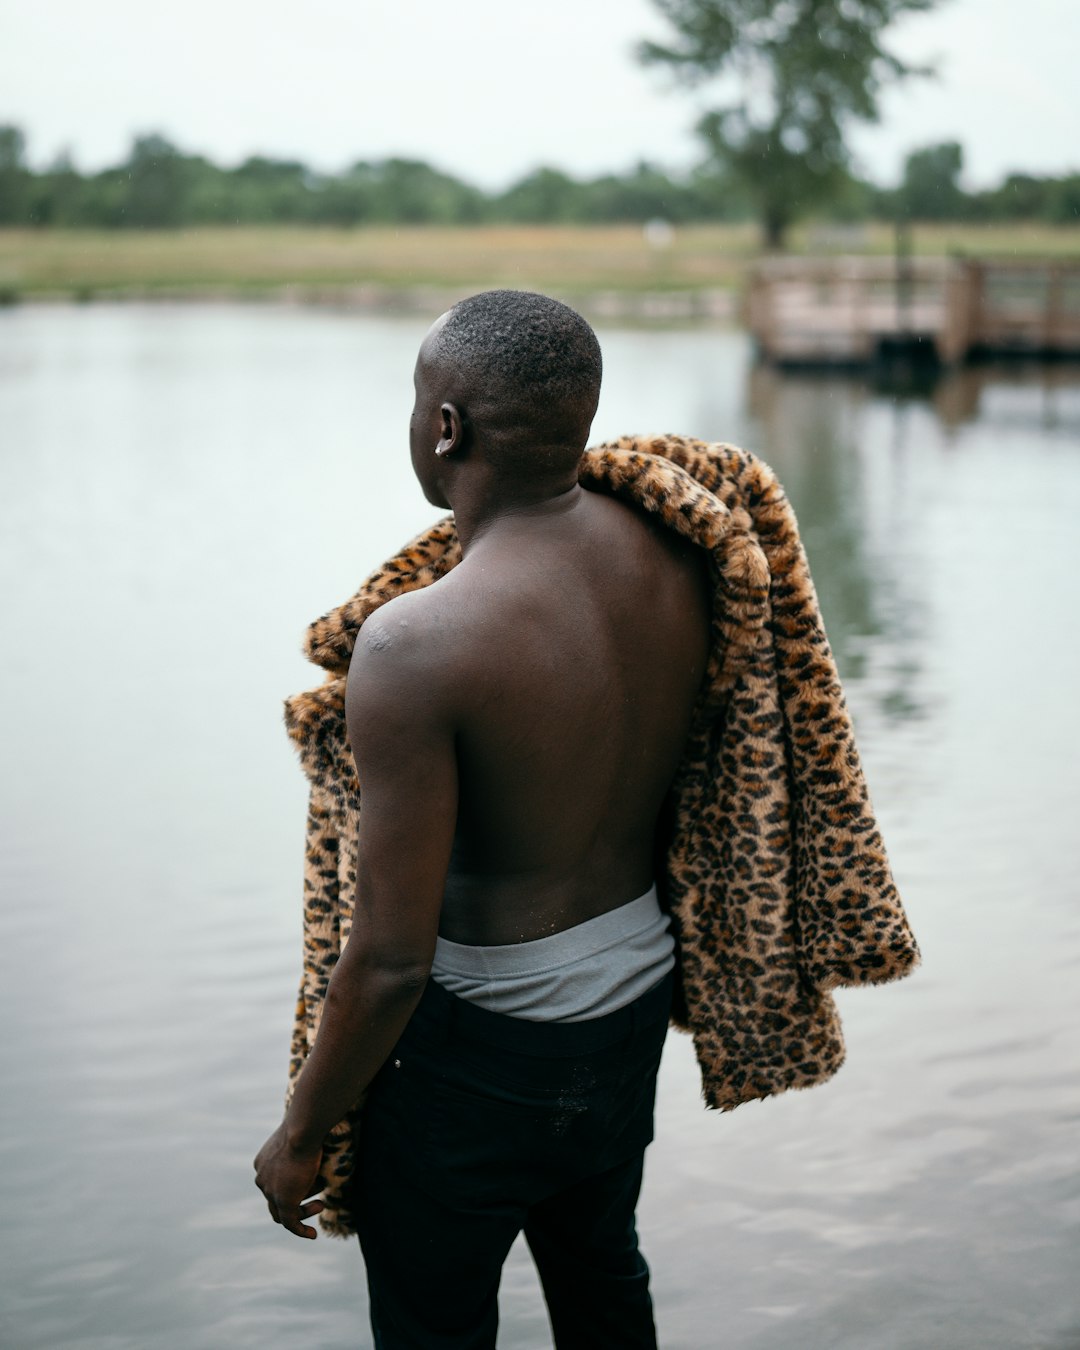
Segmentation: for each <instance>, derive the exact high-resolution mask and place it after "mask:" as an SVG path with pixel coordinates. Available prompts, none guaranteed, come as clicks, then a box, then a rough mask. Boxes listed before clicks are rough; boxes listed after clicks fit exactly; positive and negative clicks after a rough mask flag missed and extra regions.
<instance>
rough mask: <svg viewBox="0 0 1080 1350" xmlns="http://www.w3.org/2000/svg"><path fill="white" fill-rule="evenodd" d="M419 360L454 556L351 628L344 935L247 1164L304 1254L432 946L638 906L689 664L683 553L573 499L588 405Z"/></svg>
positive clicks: (420, 449) (417, 455)
mask: <svg viewBox="0 0 1080 1350" xmlns="http://www.w3.org/2000/svg"><path fill="white" fill-rule="evenodd" d="M444 321H445V316H444V318H443V319H440V320H438V321H437V322H436V323H435V324H434V325H433V326H432V329H431V330H430V331H429V333H428V336H427V337H426V338H425V340H424V343H423V344H422V346H421V348H420V355H419V358H418V360H417V365H416V373H415V385H416V404H415V408H414V411H413V416H412V421H411V424H410V448H411V453H412V461H413V467H414V470H415V472H416V474H417V477H418V479H419V481H420V484H421V486H422V487H423V489H424V493H425V495H426V496H427V498H428V500H429V501H431V502H433V503H434V504H436V505H438V506H443V507H449V508H451V509H452V510H453V512H454V516H455V520H456V524H457V531H458V535H459V537H460V539H461V543H462V561H461V563H460V565H459V566H458V567H456V568H455V569H454V570H453V571H452V572H451V573H449V574H448V575H447V576H446V577H444V578H443V579H442V580H440V581H438V582H436V583H435V584H434V585H432V586H429V587H426V588H424V589H422V590H419V591H415V592H412V593H411V594H408V595H403V596H400V597H398V598H397V599H395V600H392V601H390V602H389V603H388V604H386V605H384V606H383V607H382V608H381V609H380V610H379V611H378V612H377V613H376V614H375V615H373V616H372V617H371V618H370V619H369V620H368V621H367V623H365V624H364V626H363V628H362V629H361V631H360V635H359V638H358V640H357V644H356V648H355V651H354V653H353V658H352V664H351V666H350V669H349V678H348V684H347V691H346V717H347V723H348V732H349V741H350V744H351V747H352V751H353V756H354V759H355V762H356V769H357V773H358V775H359V780H360V786H361V799H362V808H361V818H360V826H359V849H358V869H357V899H356V908H355V914H354V919H353V927H352V934H351V936H350V939H349V942H348V943H347V945H346V947H345V950H344V952H343V953H342V956H341V959H340V960H339V961H338V963H337V966H336V967H335V969H334V973H333V976H332V978H331V980H330V983H329V988H328V990H327V995H326V1001H325V1005H324V1009H323V1014H322V1021H321V1024H320V1028H319V1034H318V1037H317V1039H316V1043H315V1046H314V1047H313V1049H312V1051H311V1054H310V1056H309V1057H308V1060H307V1063H306V1064H305V1066H304V1069H303V1072H302V1073H301V1075H300V1077H299V1079H298V1081H297V1085H296V1089H295V1092H294V1095H293V1100H292V1102H291V1104H290V1107H289V1110H288V1113H287V1114H286V1116H285V1119H284V1121H283V1122H282V1124H281V1125H280V1126H279V1127H278V1129H277V1130H276V1131H275V1132H274V1133H273V1134H272V1135H271V1136H270V1138H269V1139H268V1140H267V1141H266V1143H265V1144H264V1145H263V1147H262V1149H261V1150H260V1152H259V1154H258V1156H257V1157H256V1159H255V1170H256V1184H257V1185H258V1186H259V1188H260V1189H261V1190H262V1191H263V1193H264V1195H265V1196H266V1199H267V1203H268V1205H269V1208H270V1213H271V1215H272V1217H273V1218H274V1220H275V1221H276V1222H278V1223H281V1224H282V1225H283V1226H284V1227H285V1228H287V1229H288V1230H289V1231H290V1232H292V1233H295V1234H296V1235H297V1236H299V1237H305V1238H314V1237H315V1236H316V1234H315V1229H314V1228H313V1227H312V1226H311V1225H309V1224H306V1223H305V1222H304V1220H305V1219H307V1218H311V1217H312V1216H314V1215H315V1214H317V1213H319V1212H320V1210H321V1209H322V1208H323V1206H322V1203H321V1202H320V1201H319V1200H317V1199H311V1198H309V1197H312V1196H314V1195H315V1193H316V1192H317V1191H318V1189H319V1188H320V1186H321V1184H322V1183H321V1179H320V1178H319V1175H318V1172H319V1161H320V1158H321V1148H322V1141H323V1140H324V1139H325V1137H326V1135H327V1133H328V1132H329V1131H330V1129H331V1128H332V1127H333V1126H334V1125H335V1124H336V1123H337V1121H339V1120H340V1119H341V1118H342V1117H343V1116H345V1115H346V1113H347V1112H348V1111H349V1110H350V1109H351V1108H352V1107H353V1106H354V1105H355V1103H356V1102H357V1100H358V1098H359V1097H360V1095H361V1094H362V1092H363V1091H364V1089H365V1088H366V1087H367V1085H368V1084H369V1083H370V1082H371V1080H372V1078H373V1077H374V1076H375V1074H376V1073H377V1072H378V1070H379V1068H380V1067H381V1066H382V1064H383V1062H384V1061H385V1060H386V1058H387V1056H388V1055H389V1054H390V1051H391V1050H392V1049H393V1047H394V1045H395V1044H396V1042H397V1040H398V1038H399V1037H400V1035H401V1033H402V1031H403V1030H404V1028H405V1026H406V1024H407V1022H408V1020H409V1018H410V1017H411V1016H412V1013H413V1011H414V1009H415V1007H416V1005H417V1003H418V1002H419V1000H420V996H421V994H422V993H423V990H424V987H425V985H426V983H427V980H428V977H429V974H430V971H431V963H432V958H433V955H434V950H435V939H436V936H437V935H438V934H442V936H443V937H446V938H449V939H450V940H452V941H454V942H462V943H470V944H477V945H489V944H495V943H509V942H526V941H530V940H532V939H534V938H539V937H544V936H547V935H548V934H551V933H555V932H559V931H561V930H562V929H564V928H569V927H572V926H573V925H575V924H579V923H582V922H584V921H585V920H586V919H590V918H593V917H594V916H596V915H598V914H602V913H604V912H606V911H608V910H610V909H614V908H616V907H617V906H619V905H622V904H625V903H626V902H627V901H629V900H632V899H634V898H635V897H636V896H639V895H642V894H643V893H644V892H645V891H647V890H648V888H649V886H650V885H651V884H652V880H653V848H654V835H655V831H656V822H657V816H658V814H659V812H660V809H661V806H662V804H663V801H664V797H665V795H666V793H667V790H668V787H669V785H670V783H671V779H672V777H673V774H674V772H675V768H676V766H677V764H678V760H679V758H680V755H681V753H682V749H683V746H684V744H685V741H686V736H687V733H688V731H689V727H690V719H691V714H692V709H693V705H694V701H695V698H696V695H697V692H698V689H699V687H700V684H701V679H702V675H703V673H704V669H705V661H706V657H707V648H708V618H709V600H708V590H707V585H706V581H705V575H704V567H703V563H702V559H701V555H700V554H699V553H698V551H697V550H696V549H694V548H693V547H692V546H690V545H688V544H685V543H684V542H683V541H681V540H679V539H678V538H677V537H676V536H675V535H674V534H672V533H671V532H670V531H668V530H666V529H665V528H663V527H661V526H657V525H654V524H652V523H651V522H650V521H649V520H647V519H646V518H645V517H644V516H643V515H642V514H641V513H640V512H638V511H635V510H633V509H631V508H629V507H626V506H624V505H622V504H620V503H619V502H617V501H616V500H614V499H613V498H610V497H607V496H600V495H597V494H594V493H590V492H588V491H585V490H583V489H582V488H581V487H579V486H578V483H577V472H576V462H575V461H576V458H577V456H578V455H579V453H580V451H581V449H582V448H583V447H584V444H585V439H586V437H587V435H588V430H589V426H590V424H591V421H592V417H593V414H594V412H595V407H596V402H595V398H592V399H591V400H583V401H582V404H581V406H580V407H578V408H575V409H571V410H569V415H567V412H566V410H563V411H562V413H561V414H560V416H559V418H558V420H557V421H553V419H552V418H551V416H550V415H549V413H548V412H547V410H545V409H543V408H534V409H529V408H528V407H524V406H514V407H508V406H507V403H506V401H505V400H503V402H502V403H501V404H500V405H497V404H495V403H493V402H492V401H491V400H490V399H489V398H488V397H486V395H485V391H484V390H482V389H477V388H472V387H469V386H468V384H467V383H466V382H465V381H464V380H463V378H462V377H461V376H460V375H459V374H458V373H457V372H456V371H455V370H454V369H452V368H449V367H448V365H447V363H446V362H444V361H442V360H440V358H439V356H438V351H437V335H438V332H439V329H440V327H441V325H442V323H443V322H444Z"/></svg>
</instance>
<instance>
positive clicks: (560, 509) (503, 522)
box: [451, 481, 583, 557]
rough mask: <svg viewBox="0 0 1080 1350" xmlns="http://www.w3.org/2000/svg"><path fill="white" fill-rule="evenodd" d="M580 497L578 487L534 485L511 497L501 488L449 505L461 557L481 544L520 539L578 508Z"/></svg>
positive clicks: (570, 484) (513, 493)
mask: <svg viewBox="0 0 1080 1350" xmlns="http://www.w3.org/2000/svg"><path fill="white" fill-rule="evenodd" d="M582 494H583V489H582V488H581V487H580V486H579V484H578V483H577V482H576V481H569V482H566V483H565V484H561V485H557V486H550V485H548V486H544V487H540V486H537V485H533V486H532V487H531V488H530V487H526V486H525V485H522V486H521V487H520V488H519V489H518V490H517V491H516V492H512V493H507V492H506V491H505V485H504V490H502V491H499V492H493V493H488V494H477V495H476V496H475V497H472V498H467V499H466V500H465V501H461V502H452V503H451V506H452V508H453V511H454V523H455V526H456V529H457V536H458V539H459V540H460V541H461V553H462V557H466V556H467V555H468V554H469V552H470V551H471V550H473V549H475V548H476V546H477V545H478V544H479V543H481V542H484V543H490V542H495V541H497V540H498V539H500V538H501V537H502V536H504V535H510V534H518V535H520V533H521V532H522V531H523V530H528V529H531V528H532V527H534V526H536V525H542V524H545V523H548V522H551V521H554V520H557V519H560V518H561V517H563V516H565V515H566V514H567V512H569V511H572V510H573V509H574V508H575V506H577V504H578V502H579V501H580V500H581V497H582Z"/></svg>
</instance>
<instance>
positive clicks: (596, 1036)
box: [349, 975, 673, 1350]
mask: <svg viewBox="0 0 1080 1350" xmlns="http://www.w3.org/2000/svg"><path fill="white" fill-rule="evenodd" d="M672 984H673V980H672V976H670V975H668V976H667V977H665V979H664V980H662V981H661V982H660V984H658V985H657V986H655V987H654V988H653V989H651V990H650V991H649V992H648V993H646V994H644V995H642V996H641V998H639V999H638V1000H637V1001H636V1002H635V1003H633V1004H631V1005H630V1006H629V1007H626V1008H621V1009H619V1010H618V1011H616V1012H614V1013H610V1014H608V1015H607V1016H605V1017H600V1018H595V1019H592V1020H590V1021H586V1022H527V1021H524V1020H522V1019H520V1018H513V1017H507V1016H505V1015H503V1014H501V1013H493V1012H489V1011H487V1010H486V1009H482V1008H479V1007H477V1006H476V1005H475V1004H471V1003H468V1002H466V1001H465V1000H463V999H460V998H458V997H457V996H455V995H454V994H449V993H447V992H446V990H445V989H443V988H442V987H441V986H440V985H438V984H436V983H435V982H434V981H431V982H429V984H428V986H427V989H426V991H425V993H424V996H423V998H422V999H421V1002H420V1005H419V1007H418V1008H417V1010H416V1013H415V1014H414V1015H413V1017H412V1019H411V1021H410V1022H409V1025H408V1027H407V1028H406V1030H405V1033H404V1034H403V1036H402V1037H401V1040H400V1041H399V1042H398V1045H397V1046H396V1047H395V1049H394V1051H393V1053H392V1054H391V1055H390V1057H389V1059H388V1060H387V1062H386V1064H385V1065H384V1067H383V1068H382V1069H381V1070H380V1072H379V1074H378V1075H377V1077H376V1079H375V1081H374V1083H373V1084H372V1088H371V1091H370V1093H369V1095H368V1098H367V1101H366V1103H365V1107H364V1115H363V1128H362V1130H361V1135H360V1142H359V1156H358V1159H357V1167H356V1171H355V1173H354V1180H353V1186H352V1189H351V1191H350V1196H349V1198H350V1203H351V1205H352V1208H353V1211H354V1216H355V1219H356V1225H357V1231H358V1234H359V1238H360V1245H361V1248H362V1250H363V1253H364V1260H365V1264H366V1266H367V1273H368V1288H369V1291H370V1295H371V1318H372V1328H373V1331H374V1335H375V1345H376V1347H377V1350H403V1348H404V1347H410V1350H427V1348H428V1347H431V1350H435V1348H436V1347H438V1348H439V1350H449V1348H450V1347H453V1348H454V1350H490V1347H493V1346H494V1345H495V1337H496V1330H497V1326H498V1309H497V1295H498V1288H499V1278H500V1275H501V1272H502V1265H503V1262H504V1260H505V1259H506V1255H507V1252H508V1251H509V1250H510V1246H511V1244H512V1243H513V1241H514V1239H515V1238H516V1237H517V1235H518V1233H520V1232H522V1231H524V1233H525V1237H526V1240H527V1242H528V1243H529V1247H530V1249H531V1251H532V1253H533V1257H534V1259H535V1261H536V1264H537V1268H538V1271H539V1273H540V1278H541V1282H542V1284H543V1288H544V1295H545V1298H546V1300H547V1305H548V1311H549V1314H550V1316H551V1321H552V1327H553V1332H554V1336H555V1344H556V1346H557V1347H558V1350H585V1347H589V1350H606V1347H611V1350H615V1348H616V1347H618V1348H619V1350H638V1348H639V1347H640V1348H641V1350H652V1348H653V1347H655V1345H656V1336H655V1331H654V1327H653V1317H652V1302H651V1299H650V1297H649V1287H648V1286H649V1271H648V1266H647V1265H646V1264H645V1260H644V1258H643V1257H642V1255H641V1253H640V1252H639V1250H638V1243H637V1232H636V1228H635V1225H634V1209H635V1206H636V1204H637V1198H638V1191H639V1188H640V1185H641V1172H642V1162H643V1154H644V1150H645V1147H646V1145H647V1144H648V1143H649V1142H650V1141H651V1139H652V1137H653V1102H654V1098H655V1092H656V1071H657V1068H658V1067H659V1063H660V1054H661V1050H662V1048H663V1043H664V1037H665V1034H666V1031H667V1023H668V1015H669V1011H670V1007H671V997H672Z"/></svg>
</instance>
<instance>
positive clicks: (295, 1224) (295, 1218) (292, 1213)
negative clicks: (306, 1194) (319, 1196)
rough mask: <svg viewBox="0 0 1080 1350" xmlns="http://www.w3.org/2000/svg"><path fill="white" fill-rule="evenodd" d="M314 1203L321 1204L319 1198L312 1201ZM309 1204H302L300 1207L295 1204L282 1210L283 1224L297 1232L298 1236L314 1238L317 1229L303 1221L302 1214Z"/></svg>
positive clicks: (291, 1230)
mask: <svg viewBox="0 0 1080 1350" xmlns="http://www.w3.org/2000/svg"><path fill="white" fill-rule="evenodd" d="M310 1203H311V1204H313V1205H317V1204H319V1201H318V1200H312V1201H311V1202H310ZM305 1209H307V1205H301V1206H299V1208H297V1207H296V1206H293V1207H292V1208H291V1209H283V1210H282V1211H281V1223H282V1226H283V1227H285V1228H287V1229H288V1230H289V1232H290V1233H295V1234H296V1236H297V1237H302V1238H313V1237H315V1236H316V1233H315V1229H314V1228H312V1227H311V1225H310V1224H306V1223H301V1222H300V1219H301V1216H302V1215H303V1214H304V1211H305Z"/></svg>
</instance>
